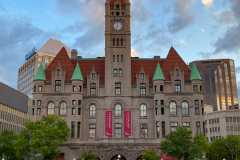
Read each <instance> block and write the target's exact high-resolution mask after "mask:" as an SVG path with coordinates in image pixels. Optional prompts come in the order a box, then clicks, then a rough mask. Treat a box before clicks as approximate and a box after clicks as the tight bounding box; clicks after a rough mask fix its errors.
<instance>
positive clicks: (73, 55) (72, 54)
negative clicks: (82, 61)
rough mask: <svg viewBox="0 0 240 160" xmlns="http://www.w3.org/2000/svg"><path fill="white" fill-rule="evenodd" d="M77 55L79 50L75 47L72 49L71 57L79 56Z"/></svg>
mask: <svg viewBox="0 0 240 160" xmlns="http://www.w3.org/2000/svg"><path fill="white" fill-rule="evenodd" d="M77 55H78V53H77V50H76V49H73V50H72V51H71V59H75V58H77Z"/></svg>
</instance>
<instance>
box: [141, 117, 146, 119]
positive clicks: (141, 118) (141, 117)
mask: <svg viewBox="0 0 240 160" xmlns="http://www.w3.org/2000/svg"><path fill="white" fill-rule="evenodd" d="M140 119H148V117H140Z"/></svg>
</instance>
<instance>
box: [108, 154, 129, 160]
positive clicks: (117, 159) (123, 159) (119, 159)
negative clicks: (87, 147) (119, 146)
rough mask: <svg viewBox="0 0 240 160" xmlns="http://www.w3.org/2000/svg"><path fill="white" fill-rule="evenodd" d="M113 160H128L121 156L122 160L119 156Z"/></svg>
mask: <svg viewBox="0 0 240 160" xmlns="http://www.w3.org/2000/svg"><path fill="white" fill-rule="evenodd" d="M111 160H127V159H126V158H125V157H123V156H121V158H118V155H117V156H114V157H113V158H112V159H111Z"/></svg>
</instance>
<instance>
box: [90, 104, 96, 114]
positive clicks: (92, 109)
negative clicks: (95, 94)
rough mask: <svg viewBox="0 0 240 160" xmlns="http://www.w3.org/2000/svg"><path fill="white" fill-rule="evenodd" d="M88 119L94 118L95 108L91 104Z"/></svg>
mask: <svg viewBox="0 0 240 160" xmlns="http://www.w3.org/2000/svg"><path fill="white" fill-rule="evenodd" d="M89 116H90V117H96V106H95V104H91V106H90V115H89Z"/></svg>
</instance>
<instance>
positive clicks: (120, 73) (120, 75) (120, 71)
mask: <svg viewBox="0 0 240 160" xmlns="http://www.w3.org/2000/svg"><path fill="white" fill-rule="evenodd" d="M119 77H122V69H119Z"/></svg>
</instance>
